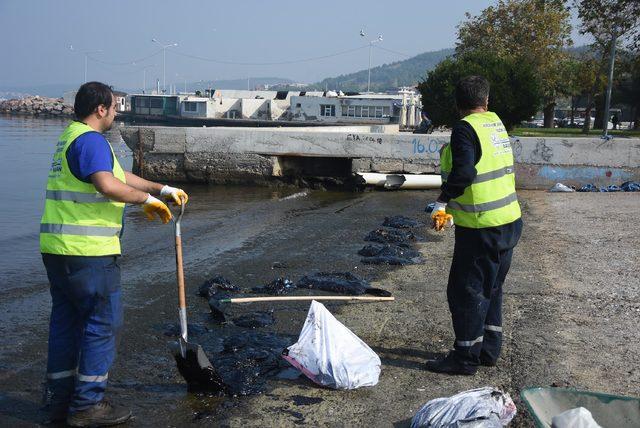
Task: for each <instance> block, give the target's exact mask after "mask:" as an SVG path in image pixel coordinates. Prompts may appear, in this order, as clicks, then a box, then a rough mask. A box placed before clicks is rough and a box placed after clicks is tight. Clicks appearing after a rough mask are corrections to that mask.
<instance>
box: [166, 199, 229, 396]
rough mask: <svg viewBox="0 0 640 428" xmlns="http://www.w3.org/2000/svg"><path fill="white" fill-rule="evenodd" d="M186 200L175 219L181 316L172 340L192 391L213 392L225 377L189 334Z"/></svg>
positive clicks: (171, 347) (173, 347)
mask: <svg viewBox="0 0 640 428" xmlns="http://www.w3.org/2000/svg"><path fill="white" fill-rule="evenodd" d="M184 206H185V204H184V202H183V203H182V204H181V205H180V215H178V218H177V219H174V225H175V237H176V275H177V280H178V301H179V307H178V316H179V319H180V338H179V339H178V341H177V342H171V343H169V349H171V351H172V353H173V356H174V358H175V359H176V363H177V365H178V371H179V372H180V374H181V375H182V377H183V378H184V380H185V381H187V390H188V391H190V392H214V393H223V392H224V391H225V385H224V383H223V381H222V378H220V376H219V375H218V373H216V371H215V370H214V368H213V366H212V365H211V362H210V361H209V359H208V358H207V356H206V355H205V353H204V351H203V350H202V347H201V346H200V345H197V344H195V343H189V340H188V336H187V302H186V297H185V292H184V270H183V268H182V236H181V231H180V221H181V220H182V216H183V215H184Z"/></svg>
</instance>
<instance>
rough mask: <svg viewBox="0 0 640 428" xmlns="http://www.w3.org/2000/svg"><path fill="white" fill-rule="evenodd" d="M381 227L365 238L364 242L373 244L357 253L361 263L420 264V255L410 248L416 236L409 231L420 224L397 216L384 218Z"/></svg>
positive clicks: (420, 224)
mask: <svg viewBox="0 0 640 428" xmlns="http://www.w3.org/2000/svg"><path fill="white" fill-rule="evenodd" d="M382 226H383V227H380V228H378V229H375V230H373V231H371V232H369V234H367V236H365V238H364V240H365V241H369V242H373V244H368V245H365V246H364V247H363V248H362V249H360V251H358V254H359V255H361V256H362V259H361V260H360V261H361V262H362V263H365V264H386V265H399V266H404V265H411V264H416V263H422V258H421V257H420V253H419V252H418V251H417V250H416V249H414V248H413V246H412V243H413V242H415V240H416V235H415V234H414V233H413V232H412V231H411V229H414V228H417V227H421V226H424V225H423V224H422V223H421V222H419V221H417V220H414V219H412V218H409V217H405V216H401V215H398V216H393V217H385V219H384V222H383V223H382Z"/></svg>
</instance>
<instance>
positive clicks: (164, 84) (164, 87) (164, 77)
mask: <svg viewBox="0 0 640 428" xmlns="http://www.w3.org/2000/svg"><path fill="white" fill-rule="evenodd" d="M151 41H152V42H153V43H157V44H159V45H160V46H161V47H162V91H163V92H166V91H167V73H166V65H167V63H166V60H167V54H166V50H167V48H170V47H175V46H178V44H177V43H168V44H166V45H163V44H162V43H160V42H159V41H158V40H157V39H151Z"/></svg>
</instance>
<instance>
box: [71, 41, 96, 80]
mask: <svg viewBox="0 0 640 428" xmlns="http://www.w3.org/2000/svg"><path fill="white" fill-rule="evenodd" d="M69 50H70V51H71V52H75V49H73V45H69ZM100 52H102V51H101V50H97V51H81V53H83V54H84V81H83V82H82V83H87V66H88V63H89V55H91V54H94V53H100Z"/></svg>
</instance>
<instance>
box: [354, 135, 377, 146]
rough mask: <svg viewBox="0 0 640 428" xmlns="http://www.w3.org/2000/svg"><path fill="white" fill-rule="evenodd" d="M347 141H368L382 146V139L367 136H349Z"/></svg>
mask: <svg viewBox="0 0 640 428" xmlns="http://www.w3.org/2000/svg"><path fill="white" fill-rule="evenodd" d="M347 141H368V142H371V143H378V144H382V138H380V137H372V136H371V135H366V134H347Z"/></svg>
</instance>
